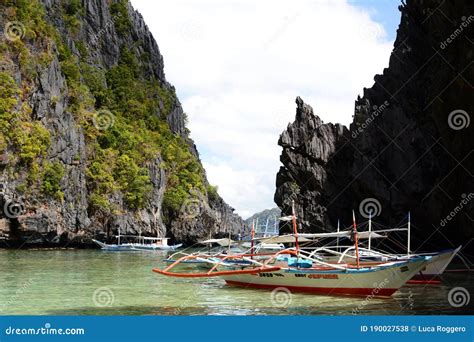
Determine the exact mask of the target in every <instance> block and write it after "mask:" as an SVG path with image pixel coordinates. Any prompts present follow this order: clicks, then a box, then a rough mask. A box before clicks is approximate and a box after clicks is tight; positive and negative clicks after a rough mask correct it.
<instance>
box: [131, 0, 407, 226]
mask: <svg viewBox="0 0 474 342" xmlns="http://www.w3.org/2000/svg"><path fill="white" fill-rule="evenodd" d="M132 4H133V6H134V7H135V9H137V10H138V11H139V12H140V13H142V15H143V16H144V18H145V21H146V23H147V25H148V27H149V29H150V31H151V32H152V33H153V35H154V37H155V39H156V40H157V43H158V45H159V47H160V51H161V53H162V54H163V57H164V63H165V74H166V77H167V79H168V81H169V82H170V83H172V84H173V85H174V86H175V87H176V91H177V94H178V97H179V99H180V101H181V103H182V105H183V108H184V111H185V112H186V113H187V114H188V117H189V128H190V130H191V137H192V138H193V139H194V140H195V143H196V145H197V147H198V150H199V152H200V155H201V160H202V162H203V165H204V167H205V169H206V172H207V176H208V179H209V181H210V182H211V183H212V184H214V185H217V186H218V187H219V193H220V194H221V196H222V197H223V198H224V199H225V201H226V202H227V203H229V204H230V205H231V206H233V207H234V208H235V209H236V210H237V212H238V213H239V214H241V215H242V216H243V217H248V216H250V215H251V214H252V213H254V212H258V211H261V210H263V209H266V208H271V207H274V206H275V204H274V202H273V195H274V191H275V178H276V173H277V171H278V169H279V167H280V162H279V157H280V153H281V148H280V147H279V146H278V145H277V141H278V137H279V135H280V134H281V132H282V131H283V130H284V129H285V128H286V126H287V124H288V123H289V122H292V121H293V120H294V116H295V108H296V106H295V98H296V97H297V96H301V97H302V98H303V99H304V100H305V102H306V103H308V104H310V105H311V106H312V107H313V108H314V111H315V113H316V114H317V115H318V116H320V117H321V119H322V120H323V121H324V122H334V123H336V122H339V123H343V124H345V125H348V124H349V123H350V121H351V118H352V115H353V112H354V100H355V99H356V97H357V95H359V94H360V93H361V91H362V89H363V88H364V87H371V86H372V85H373V77H374V75H375V74H377V73H381V72H382V71H383V69H384V68H385V67H387V66H388V60H389V57H390V52H391V50H392V46H393V41H394V39H395V34H396V28H397V27H398V22H399V17H400V12H399V11H398V5H399V1H388V0H381V1H375V0H363V1H354V0H298V1H289V0H258V1H254V0H234V1H232V2H229V1H220V0H193V1H191V0H174V1H165V0H156V1H149V0H132Z"/></svg>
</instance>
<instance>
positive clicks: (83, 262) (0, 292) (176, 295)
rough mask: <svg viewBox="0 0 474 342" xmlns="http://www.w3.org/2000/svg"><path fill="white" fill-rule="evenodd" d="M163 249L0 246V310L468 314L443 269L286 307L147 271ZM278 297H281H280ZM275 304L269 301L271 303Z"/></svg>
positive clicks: (262, 296) (208, 282) (299, 298)
mask: <svg viewBox="0 0 474 342" xmlns="http://www.w3.org/2000/svg"><path fill="white" fill-rule="evenodd" d="M164 257H166V254H164V253H163V252H105V251H99V250H21V251H14V250H0V315H12V314H13V315H281V314H290V315H321V314H322V315H340V314H344V315H350V314H353V312H354V310H356V311H357V312H358V313H359V314H371V315H385V314H387V315H388V314H406V315H413V314H468V313H472V311H470V310H471V309H472V307H471V305H472V302H473V301H474V298H472V299H471V303H470V305H468V306H463V307H461V308H453V307H452V306H451V305H450V304H449V302H448V299H447V298H448V292H449V290H450V289H452V288H453V287H457V286H462V287H464V288H466V289H467V290H468V291H469V292H470V293H471V297H473V296H474V283H473V282H472V280H473V278H474V277H473V275H472V273H471V274H470V273H460V272H453V273H447V274H446V276H445V277H444V278H445V279H444V282H443V284H442V285H430V286H426V285H413V286H406V287H403V288H402V289H401V290H399V291H398V292H396V293H395V295H394V296H393V297H392V298H389V299H376V298H372V299H370V300H366V299H365V298H350V297H331V296H317V295H310V294H299V293H293V294H292V295H291V298H283V299H284V300H285V303H287V304H288V305H287V306H285V307H278V306H277V305H278V303H272V300H271V291H266V290H253V289H242V288H237V287H230V286H227V285H226V284H225V282H224V281H223V280H222V279H219V278H210V279H204V278H201V279H200V278H195V279H192V278H190V279H184V278H183V279H176V278H168V277H164V276H161V275H158V274H156V273H153V272H152V271H151V269H152V268H154V267H163V266H164V263H163V262H162V259H163V258H164ZM280 299H282V298H280ZM274 302H275V301H274Z"/></svg>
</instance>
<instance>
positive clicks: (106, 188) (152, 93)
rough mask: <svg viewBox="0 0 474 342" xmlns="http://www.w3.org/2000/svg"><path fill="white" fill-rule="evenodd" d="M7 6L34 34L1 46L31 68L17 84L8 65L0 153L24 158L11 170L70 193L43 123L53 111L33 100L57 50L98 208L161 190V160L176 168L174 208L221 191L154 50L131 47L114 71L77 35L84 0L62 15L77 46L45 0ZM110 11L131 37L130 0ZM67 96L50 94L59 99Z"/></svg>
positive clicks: (140, 201)
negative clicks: (183, 126) (179, 120)
mask: <svg viewBox="0 0 474 342" xmlns="http://www.w3.org/2000/svg"><path fill="white" fill-rule="evenodd" d="M2 6H4V5H2ZM5 6H6V11H5V12H6V17H7V20H8V21H11V22H20V23H21V24H22V25H23V27H24V29H25V32H24V35H23V36H22V37H20V39H13V40H10V41H9V40H7V41H5V42H3V43H1V44H0V52H1V57H0V58H1V60H0V61H1V62H2V63H3V64H8V63H11V64H15V63H14V62H12V61H18V64H19V66H20V71H21V75H22V77H21V79H22V82H21V84H18V81H16V80H15V78H14V70H6V71H3V72H0V96H1V98H0V133H1V134H0V154H3V153H4V152H8V153H9V155H10V154H11V155H12V156H14V157H15V159H16V161H15V163H14V164H11V163H10V165H9V167H10V166H11V167H12V168H13V169H14V172H18V171H19V170H20V168H23V172H26V173H28V177H27V179H28V181H29V183H30V185H36V186H32V187H31V189H30V190H31V191H34V189H35V188H36V189H37V190H40V191H41V193H43V194H44V195H46V196H50V197H52V198H55V199H57V200H62V198H63V190H62V189H61V179H62V178H63V177H64V175H65V174H66V172H67V169H66V167H65V165H63V164H61V163H60V162H58V161H56V162H48V161H46V156H47V154H48V148H49V146H50V143H51V136H50V132H49V130H48V129H47V128H46V127H45V125H44V122H46V120H47V118H46V119H45V120H41V121H40V120H38V119H37V118H34V117H33V116H32V109H31V108H30V106H29V105H28V102H27V100H28V98H29V97H30V96H31V94H32V89H31V85H32V84H33V83H35V82H37V80H38V77H39V74H40V73H41V72H42V71H43V70H45V69H46V68H47V67H48V66H49V65H50V64H51V62H52V61H54V59H55V58H56V55H55V54H56V51H57V52H58V53H57V58H58V61H59V64H60V68H61V71H62V73H63V74H64V76H65V78H66V82H67V93H65V95H66V96H67V105H68V107H67V110H68V111H69V112H70V113H72V114H73V115H74V118H75V121H76V123H77V124H78V125H79V126H80V127H82V129H83V132H84V135H85V142H86V155H85V159H84V158H83V157H81V156H78V159H77V161H78V162H84V163H85V166H86V180H87V187H88V192H89V202H90V204H91V209H92V210H93V211H94V210H95V211H101V212H106V213H113V212H116V211H118V210H120V208H118V207H117V206H116V204H115V203H116V199H117V198H123V201H124V202H125V204H126V206H127V207H128V208H130V209H140V208H143V207H145V206H146V205H147V203H148V200H149V196H150V193H151V191H152V189H153V185H152V183H151V179H150V175H149V167H150V165H151V163H155V162H157V159H158V158H160V159H161V161H162V165H161V167H164V168H165V169H166V171H167V179H168V182H167V185H166V192H165V197H164V208H165V210H168V211H171V212H173V211H177V210H179V208H180V206H181V205H182V203H183V202H184V200H185V199H186V197H187V196H189V191H190V190H191V189H198V190H199V191H201V192H203V193H206V192H207V191H209V192H210V193H212V194H213V195H215V196H216V195H217V192H216V191H215V189H214V188H210V187H209V188H206V185H205V180H204V171H203V169H202V166H201V164H200V163H199V161H198V160H197V158H196V157H195V156H194V155H193V154H192V153H191V152H190V150H189V146H188V143H187V141H186V138H183V137H180V136H178V135H175V134H173V133H172V132H171V130H170V128H169V126H168V124H167V122H166V118H167V116H168V115H169V114H170V113H171V111H172V110H173V109H174V108H175V106H176V105H177V99H176V95H175V93H174V89H173V88H172V87H170V86H169V85H168V84H167V83H164V81H163V80H159V79H157V78H156V77H155V76H151V75H149V74H148V73H147V72H146V71H145V70H146V66H147V64H146V63H148V58H147V55H146V53H141V54H139V53H138V52H137V51H139V47H140V44H141V42H139V41H138V42H135V44H134V45H133V46H126V44H124V45H123V46H122V47H121V52H120V59H119V61H118V63H117V64H116V65H115V66H113V67H112V68H110V69H108V70H107V69H104V68H102V67H100V66H98V65H97V63H96V62H95V61H91V60H90V56H89V53H88V50H89V48H88V42H86V41H80V40H78V39H76V38H77V37H78V36H80V35H79V34H78V33H80V30H81V26H82V25H81V21H82V20H83V16H84V8H83V6H82V3H81V1H78V0H77V1H76V0H73V1H68V2H65V3H63V4H62V9H61V10H62V11H61V14H60V15H61V18H62V20H63V21H64V28H65V30H67V31H68V38H69V43H67V42H68V40H67V39H66V37H65V36H62V35H61V34H60V33H59V30H57V29H56V28H54V27H53V26H51V25H50V24H48V23H47V21H46V20H45V11H44V8H43V6H42V4H41V3H40V2H39V1H38V0H32V1H26V0H19V1H7V2H6V5H5ZM110 11H111V14H112V17H113V22H114V25H115V29H116V31H117V32H118V34H119V35H121V36H123V37H125V36H126V35H128V34H129V29H130V27H131V22H130V18H129V15H128V9H127V1H123V0H122V1H120V2H114V3H112V4H111V5H110ZM63 34H64V33H63ZM71 38H72V39H76V40H75V42H74V46H75V48H76V49H74V48H73V47H72V46H71V45H69V46H68V44H71ZM142 50H143V49H142ZM73 51H79V55H77V54H75V53H73ZM58 101H59V98H57V97H55V98H51V105H52V106H54V105H56V103H57V102H58ZM82 159H84V160H82ZM119 192H120V194H121V196H118V197H117V196H116V195H117V194H118V193H119Z"/></svg>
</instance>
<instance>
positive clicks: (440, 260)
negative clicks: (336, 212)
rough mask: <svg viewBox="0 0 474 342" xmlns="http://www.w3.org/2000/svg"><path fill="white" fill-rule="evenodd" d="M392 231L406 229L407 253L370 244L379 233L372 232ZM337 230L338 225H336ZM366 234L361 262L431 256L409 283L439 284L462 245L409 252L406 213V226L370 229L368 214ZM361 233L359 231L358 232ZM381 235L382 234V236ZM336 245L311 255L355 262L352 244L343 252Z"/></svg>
mask: <svg viewBox="0 0 474 342" xmlns="http://www.w3.org/2000/svg"><path fill="white" fill-rule="evenodd" d="M394 231H407V233H408V234H407V236H408V241H407V246H406V249H407V253H406V254H392V253H387V252H381V251H377V250H374V249H373V248H372V247H371V245H372V243H371V242H372V238H379V237H381V236H380V235H374V233H378V234H380V233H386V232H394ZM338 232H339V227H338ZM365 233H367V234H368V236H367V238H368V248H360V247H359V259H360V260H363V262H365V263H367V262H387V261H401V260H409V259H412V258H414V257H417V256H431V259H430V261H429V262H428V263H427V265H426V266H425V267H424V268H423V269H422V270H420V272H418V273H417V274H416V275H415V276H414V277H413V278H412V279H411V280H410V281H409V282H408V283H409V284H439V283H440V280H439V278H440V276H441V275H442V274H443V272H444V271H445V270H446V268H447V267H448V265H449V264H450V263H451V261H452V260H453V258H454V257H455V256H456V254H457V253H458V252H459V251H460V250H461V248H462V246H459V247H458V248H455V249H448V250H444V251H441V252H437V253H415V254H413V253H412V252H411V248H410V245H411V241H410V236H411V234H410V233H411V215H410V213H408V225H407V228H392V229H385V230H377V231H373V230H372V218H371V215H370V214H369V225H368V231H367V232H365ZM359 234H361V233H359ZM311 235H317V234H301V236H307V237H310V236H311ZM382 237H383V236H382ZM339 249H340V248H339V247H338V245H336V246H324V247H320V248H317V249H315V250H314V251H313V252H312V255H320V254H321V253H325V254H326V256H325V260H327V261H331V262H337V263H349V264H355V263H356V255H355V248H354V246H348V247H347V249H345V250H344V252H339Z"/></svg>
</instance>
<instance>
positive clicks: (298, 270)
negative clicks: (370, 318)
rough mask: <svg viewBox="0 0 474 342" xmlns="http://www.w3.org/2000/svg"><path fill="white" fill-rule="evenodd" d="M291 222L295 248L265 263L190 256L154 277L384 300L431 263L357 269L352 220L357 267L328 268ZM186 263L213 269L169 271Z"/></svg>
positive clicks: (250, 257) (421, 260) (248, 257)
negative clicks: (200, 263)
mask: <svg viewBox="0 0 474 342" xmlns="http://www.w3.org/2000/svg"><path fill="white" fill-rule="evenodd" d="M291 220H292V222H293V234H291V235H289V237H291V239H292V240H293V241H294V242H295V248H289V249H284V250H281V251H278V252H276V253H274V254H273V255H270V256H267V257H266V258H265V259H263V260H261V259H259V260H257V259H255V257H256V256H258V255H256V254H254V253H250V254H233V255H232V254H231V255H227V256H221V257H219V258H216V257H215V256H213V257H211V256H209V255H207V254H191V255H186V256H183V257H182V258H180V259H178V260H176V261H175V262H173V263H172V264H171V265H170V266H168V267H166V268H165V269H163V270H161V269H153V271H154V272H156V273H159V274H162V275H165V276H171V277H188V278H196V277H222V278H223V279H224V280H225V281H226V282H227V283H228V284H229V285H237V286H244V287H252V288H263V289H272V288H279V287H283V288H287V289H289V290H290V291H300V292H310V293H318V294H326V295H373V296H381V297H386V296H391V295H392V294H393V293H394V292H395V291H397V290H398V289H399V288H400V287H402V286H403V285H404V284H405V283H406V282H407V281H408V280H410V279H411V278H412V277H413V276H414V275H415V274H416V273H417V272H419V271H420V270H421V269H422V268H423V267H425V265H426V264H427V263H428V262H429V260H430V259H431V258H432V257H431V256H416V257H413V258H411V259H409V260H401V261H389V262H379V263H376V264H372V265H361V264H360V260H359V249H358V233H357V228H356V224H355V217H354V225H353V232H352V233H353V235H354V237H355V251H356V265H351V264H344V263H339V264H336V263H329V262H326V261H324V259H323V260H322V259H321V258H320V257H319V256H316V255H311V253H309V252H305V251H302V250H301V249H300V247H299V235H298V232H297V227H296V216H295V214H294V210H293V215H292V216H291ZM369 236H370V234H369ZM260 256H261V254H260ZM190 260H200V261H204V262H207V263H209V264H212V267H211V268H210V269H209V270H208V271H207V272H187V273H186V272H174V271H172V269H173V268H174V267H175V266H177V265H179V264H181V263H184V262H186V261H190ZM231 261H232V262H231ZM244 262H245V263H246V264H243V263H244Z"/></svg>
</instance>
